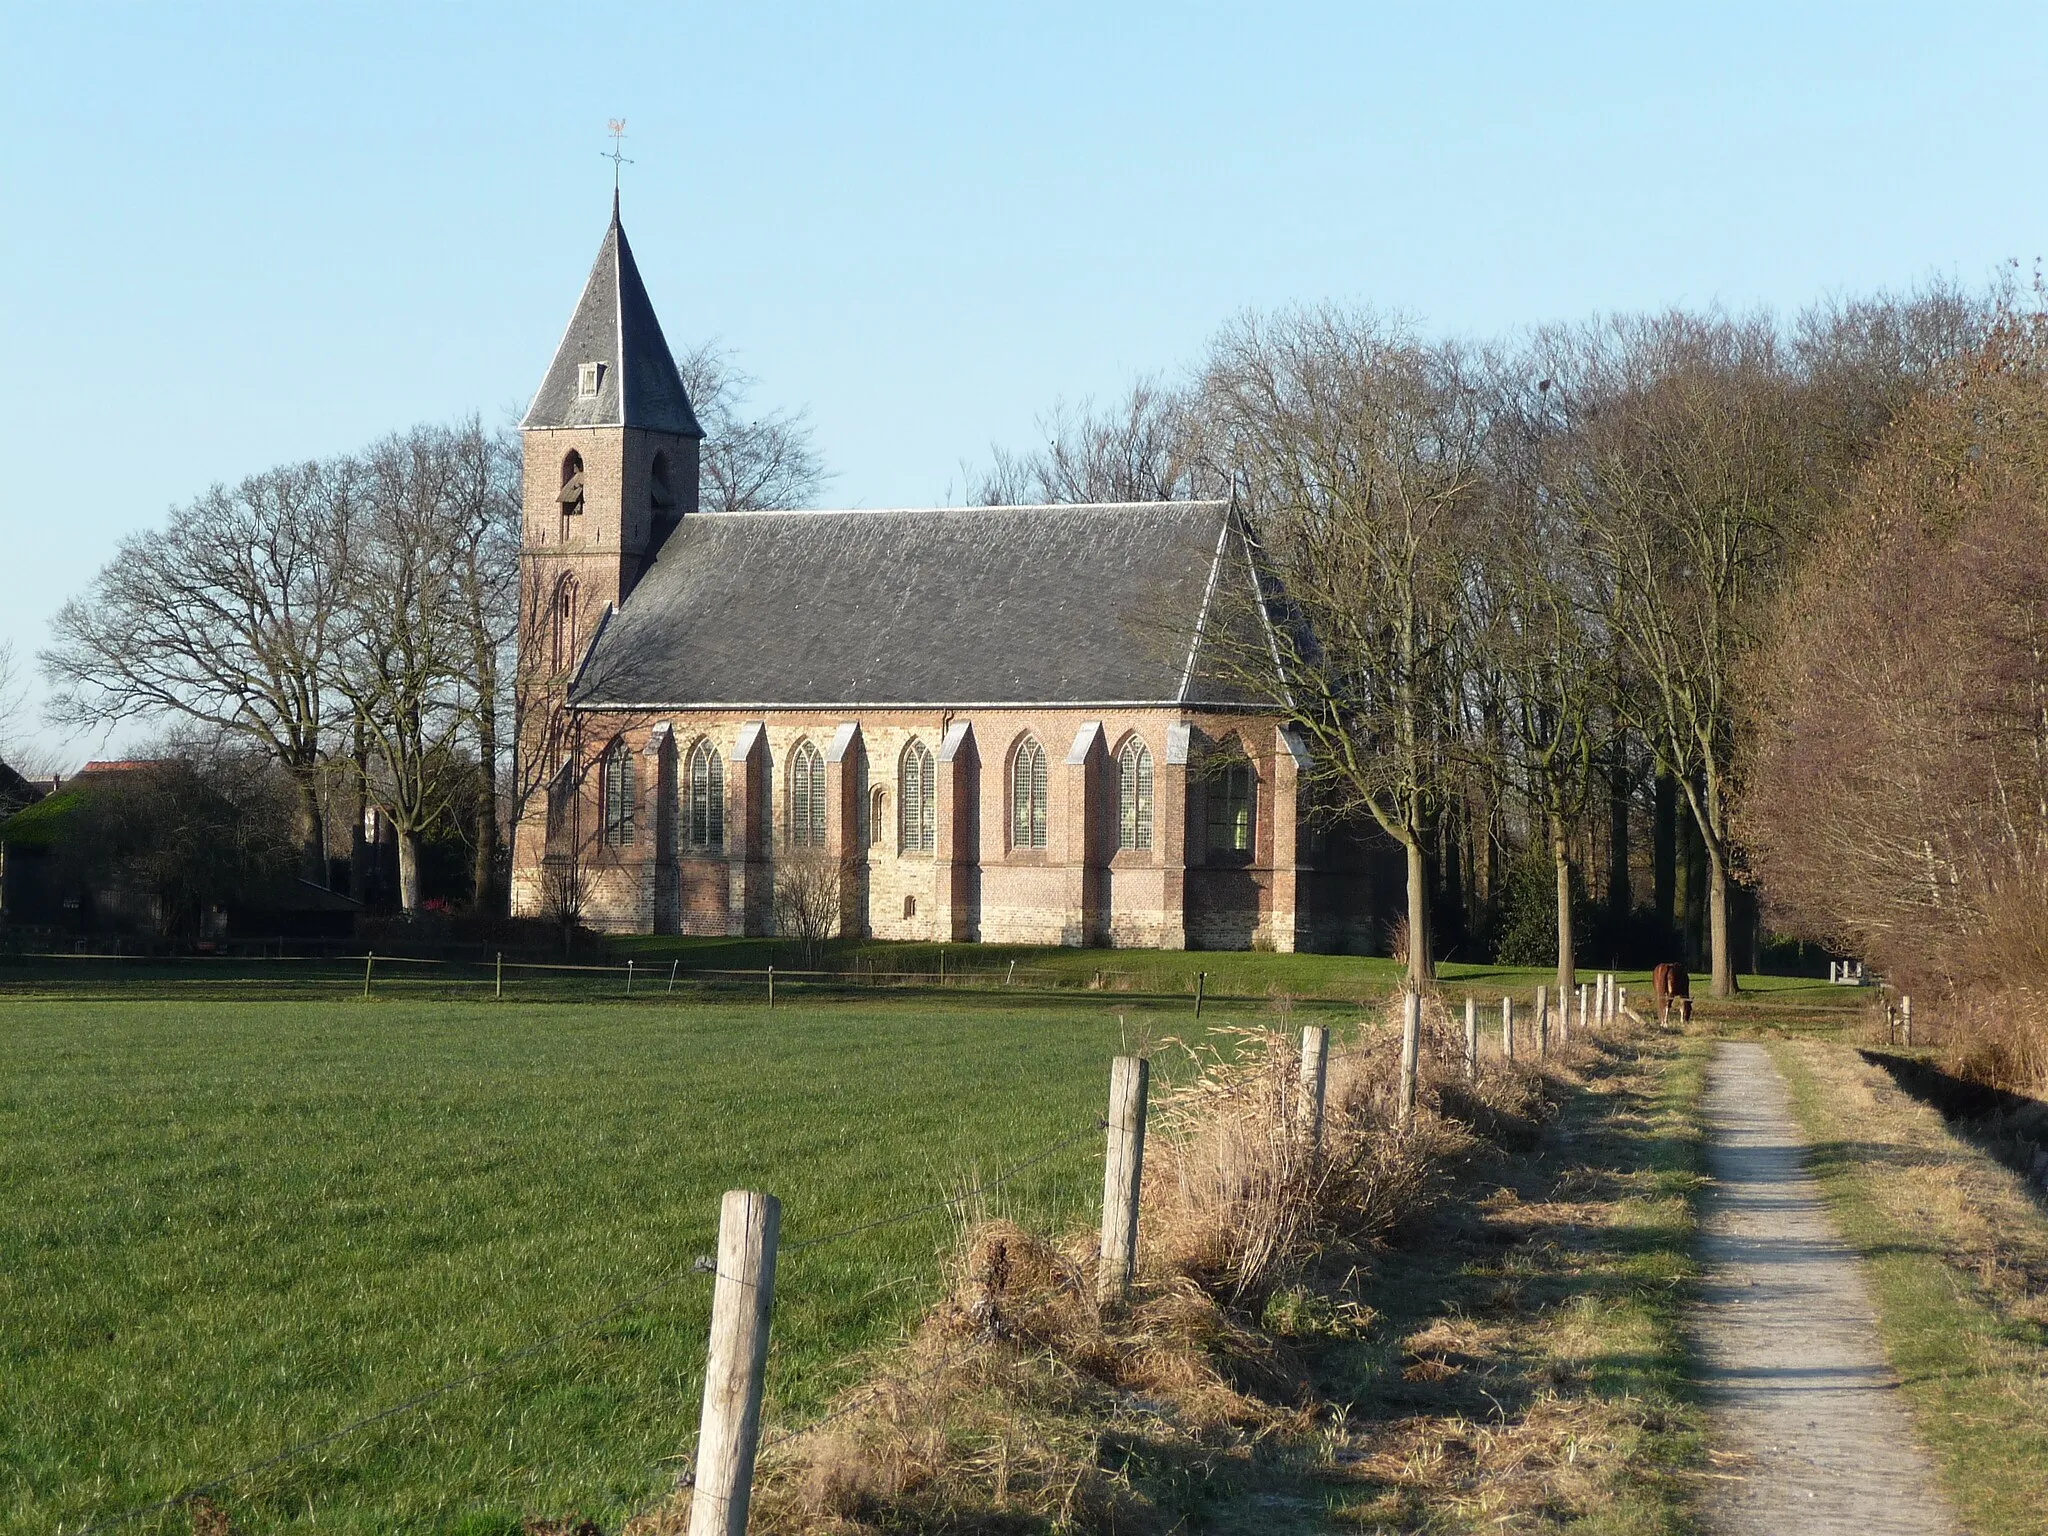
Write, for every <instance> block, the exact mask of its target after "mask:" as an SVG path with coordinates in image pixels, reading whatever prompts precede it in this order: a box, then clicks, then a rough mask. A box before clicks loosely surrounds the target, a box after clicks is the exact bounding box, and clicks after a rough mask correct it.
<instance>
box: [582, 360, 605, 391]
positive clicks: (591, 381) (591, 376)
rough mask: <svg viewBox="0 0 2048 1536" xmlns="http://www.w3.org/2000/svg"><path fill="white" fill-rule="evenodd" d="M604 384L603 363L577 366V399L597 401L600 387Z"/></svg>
mask: <svg viewBox="0 0 2048 1536" xmlns="http://www.w3.org/2000/svg"><path fill="white" fill-rule="evenodd" d="M602 383H604V364H603V363H578V364H577V365H576V398H577V399H578V400H595V399H596V398H597V390H598V386H599V385H601V384H602Z"/></svg>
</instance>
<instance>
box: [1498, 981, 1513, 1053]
mask: <svg viewBox="0 0 2048 1536" xmlns="http://www.w3.org/2000/svg"><path fill="white" fill-rule="evenodd" d="M1500 1053H1501V1055H1503V1056H1505V1057H1506V1058H1507V1059H1508V1060H1509V1061H1513V1060H1514V1059H1515V1000H1514V999H1513V998H1512V997H1504V998H1502V999H1501V1000H1500Z"/></svg>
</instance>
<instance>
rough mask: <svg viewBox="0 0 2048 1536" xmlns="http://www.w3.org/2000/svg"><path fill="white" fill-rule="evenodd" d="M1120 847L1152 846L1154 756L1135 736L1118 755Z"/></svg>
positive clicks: (1117, 825) (1117, 812) (1141, 847)
mask: <svg viewBox="0 0 2048 1536" xmlns="http://www.w3.org/2000/svg"><path fill="white" fill-rule="evenodd" d="M1116 845H1117V847H1119V848H1134V849H1145V848H1150V847H1151V846H1152V753H1151V752H1150V750H1149V749H1147V747H1146V746H1145V743H1144V742H1142V741H1140V740H1139V739H1138V738H1137V737H1135V736H1133V737H1132V738H1131V739H1130V740H1129V741H1127V742H1125V743H1124V749H1123V751H1121V752H1119V753H1117V755H1116Z"/></svg>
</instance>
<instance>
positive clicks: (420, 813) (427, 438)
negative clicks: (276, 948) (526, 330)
mask: <svg viewBox="0 0 2048 1536" xmlns="http://www.w3.org/2000/svg"><path fill="white" fill-rule="evenodd" d="M465 467H466V466H465V465H464V462H463V457H462V455H461V454H459V453H457V452H453V451H451V441H450V435H449V434H447V433H445V432H440V431H436V430H433V429H429V428H418V429H415V430H414V431H412V432H410V433H408V434H406V435H404V436H402V437H395V438H391V439H389V440H387V441H386V442H384V443H381V444H379V445H378V446H377V447H376V448H374V449H372V450H371V451H370V453H369V454H368V455H367V456H366V457H365V459H364V461H363V469H362V486H363V490H362V503H363V515H362V516H361V518H360V519H359V520H358V528H357V536H356V538H355V540H354V542H353V546H352V548H351V551H350V559H349V561H348V564H347V566H346V572H347V583H346V610H345V611H346V613H347V616H348V623H347V628H346V633H345V635H344V636H343V637H342V639H341V641H340V643H339V644H338V645H337V647H336V663H337V664H336V666H335V668H334V673H333V676H334V687H335V689H336V690H337V691H338V692H339V693H340V694H341V696H342V697H344V698H345V699H346V700H347V701H348V703H349V706H350V708H351V710H352V712H353V715H354V718H355V721H356V722H357V723H358V724H359V725H360V726H361V728H362V732H363V735H364V738H365V739H366V740H367V742H368V743H369V745H370V748H371V751H372V753H373V755H374V757H375V759H376V763H377V781H376V792H377V794H378V797H379V798H380V800H381V801H382V803H383V806H384V809H385V810H386V812H387V813H388V814H389V815H390V817H391V822H392V826H393V828H394V830H395V831H396V832H397V834H398V884H399V901H400V905H401V906H402V907H403V908H404V909H405V910H406V911H407V912H416V911H418V910H419V907H420V901H421V890H420V865H419V855H420V844H421V840H422V839H423V838H424V837H425V836H426V834H427V833H429V832H430V831H432V829H433V828H434V827H435V826H437V825H439V824H440V823H441V822H442V821H443V820H444V819H445V818H446V817H447V815H448V814H449V812H450V810H451V808H452V807H453V806H454V804H455V803H456V801H457V799H458V797H459V796H460V794H461V792H462V789H463V780H464V778H465V777H466V776H468V775H469V774H470V773H471V772H473V769H468V768H466V766H465V764H464V762H463V758H462V745H463V731H464V727H465V726H466V725H467V724H468V723H469V722H470V721H471V720H472V719H473V718H474V703H475V684H474V681H473V680H472V679H471V677H470V671H471V669H472V668H473V666H474V665H475V662H476V654H475V639H476V636H475V632H474V629H473V627H472V625H471V623H470V613H469V610H468V605H467V603H466V601H465V593H464V590H463V583H464V576H465V572H466V569H467V566H468V560H469V551H470V548H471V542H470V537H469V535H470V532H471V526H472V525H471V508H470V506H469V505H468V501H467V498H466V496H465V495H464V494H462V493H463V492H464V491H466V490H467V489H468V486H467V483H466V478H465V475H464V469H465Z"/></svg>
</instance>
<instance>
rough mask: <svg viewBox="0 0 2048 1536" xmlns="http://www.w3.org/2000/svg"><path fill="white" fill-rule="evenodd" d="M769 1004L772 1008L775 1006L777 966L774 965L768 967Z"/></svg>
mask: <svg viewBox="0 0 2048 1536" xmlns="http://www.w3.org/2000/svg"><path fill="white" fill-rule="evenodd" d="M768 1006H769V1007H770V1008H771V1009H772V1008H773V1007H774V1006H775V967H774V966H772V965H771V966H769V967H768Z"/></svg>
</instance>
